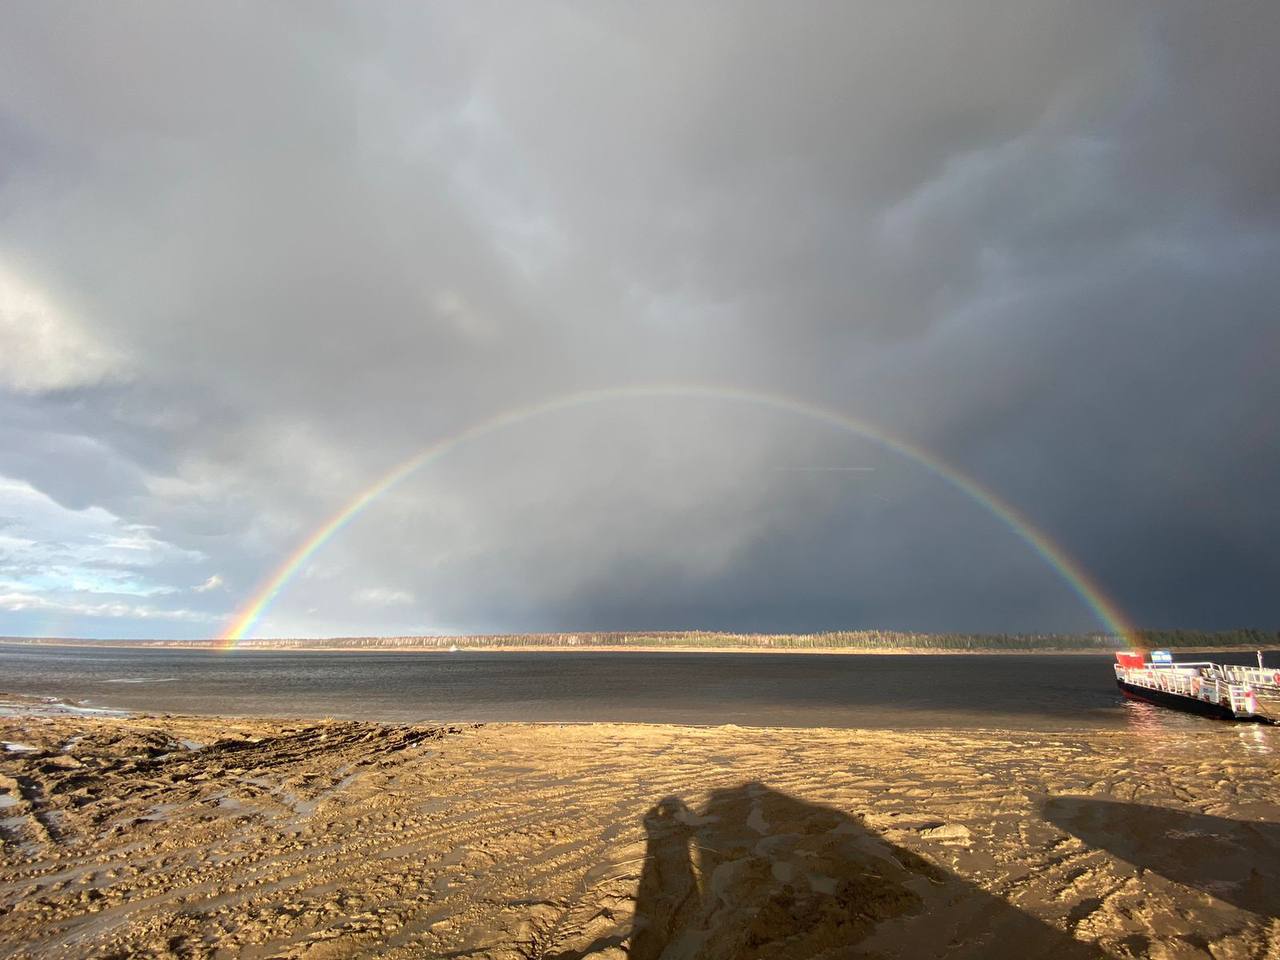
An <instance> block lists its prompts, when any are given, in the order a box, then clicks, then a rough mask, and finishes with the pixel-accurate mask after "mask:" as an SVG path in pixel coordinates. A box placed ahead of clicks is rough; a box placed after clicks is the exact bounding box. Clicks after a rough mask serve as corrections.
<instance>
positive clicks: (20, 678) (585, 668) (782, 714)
mask: <svg viewBox="0 0 1280 960" xmlns="http://www.w3.org/2000/svg"><path fill="white" fill-rule="evenodd" d="M1203 658H1204V657H1203V655H1197V656H1195V657H1192V656H1186V657H1183V658H1181V659H1203ZM1213 659H1215V660H1218V661H1219V662H1224V661H1225V662H1231V663H1253V662H1255V661H1254V658H1253V656H1252V655H1251V654H1239V653H1237V654H1215V655H1214V657H1213ZM1111 662H1112V660H1111V657H1110V656H1104V655H1093V654H1084V655H1047V654H1046V655H1039V654H1037V655H1011V654H993V655H936V656H934V655H911V656H890V655H857V654H837V655H824V654H741V653H639V652H617V653H570V652H566V653H484V652H479V651H462V652H458V653H328V652H317V653H310V652H307V653H304V652H291V653H272V652H263V651H233V652H214V651H203V650H167V649H157V650H147V649H122V648H117V649H111V648H102V647H51V646H31V645H22V644H0V694H4V693H18V694H27V695H33V696H51V697H58V698H60V699H65V700H69V701H77V702H81V703H83V704H84V705H87V706H95V707H114V708H119V709H124V710H136V711H144V712H162V713H164V712H167V713H195V714H222V715H242V716H297V717H326V716H331V717H337V718H351V719H365V720H382V721H396V722H416V721H440V720H495V721H496V720H515V721H609V720H612V721H638V722H650V723H695V724H720V723H736V724H742V725H750V726H829V727H874V728H885V727H892V728H920V727H970V728H979V727H1008V728H1034V729H1041V730H1044V729H1081V728H1085V729H1107V728H1110V729H1123V728H1132V727H1135V726H1137V727H1145V728H1151V727H1152V725H1155V726H1157V727H1160V728H1169V729H1182V728H1186V729H1187V730H1189V731H1192V730H1195V729H1201V728H1203V725H1204V724H1206V723H1208V724H1211V725H1212V724H1214V723H1219V724H1220V723H1221V722H1220V721H1216V722H1215V721H1209V720H1204V719H1201V718H1198V717H1193V716H1188V715H1183V714H1179V713H1176V712H1173V711H1168V710H1162V709H1159V708H1154V707H1150V706H1147V705H1143V704H1134V703H1130V702H1128V701H1126V700H1125V699H1124V698H1123V697H1121V696H1120V694H1119V692H1118V691H1117V689H1116V686H1115V681H1114V676H1113V674H1112V671H1111ZM1267 662H1268V664H1277V666H1280V656H1278V655H1277V654H1275V653H1272V654H1270V656H1269V657H1268V661H1267ZM1250 726H1252V725H1250ZM1273 732H1274V730H1268V731H1267V736H1268V737H1270V736H1271V734H1272V733H1273Z"/></svg>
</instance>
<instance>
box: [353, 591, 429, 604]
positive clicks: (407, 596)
mask: <svg viewBox="0 0 1280 960" xmlns="http://www.w3.org/2000/svg"><path fill="white" fill-rule="evenodd" d="M355 598H356V601H357V602H359V603H366V604H369V605H370V606H376V607H401V606H407V605H408V604H411V603H413V600H414V597H413V594H412V593H409V592H408V591H407V590H392V589H391V588H389V587H366V588H365V589H363V590H360V591H359V592H357V593H356V597H355Z"/></svg>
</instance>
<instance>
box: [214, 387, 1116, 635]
mask: <svg viewBox="0 0 1280 960" xmlns="http://www.w3.org/2000/svg"><path fill="white" fill-rule="evenodd" d="M642 398H675V399H680V398H684V399H712V400H725V401H732V402H737V403H747V404H754V405H755V406H760V407H766V408H769V409H773V410H780V411H785V412H789V413H793V414H796V415H798V416H802V417H806V418H808V419H811V420H815V421H817V422H820V423H824V424H826V425H828V426H831V427H834V428H836V429H838V430H842V431H844V432H846V433H852V434H854V435H856V436H859V437H863V438H865V439H867V440H871V441H873V442H875V443H878V444H880V445H881V446H883V447H886V448H888V449H890V450H892V451H894V452H895V453H898V454H900V455H902V456H904V457H906V458H907V459H908V460H911V461H913V462H915V463H918V464H920V465H921V466H923V467H925V468H926V469H928V470H929V471H930V472H932V473H934V474H935V475H937V476H939V477H941V478H942V479H944V480H946V481H947V482H948V483H950V484H951V485H952V486H954V487H956V488H957V489H959V490H960V491H962V492H963V493H965V494H967V495H968V496H969V497H971V498H972V499H973V500H976V501H977V502H978V503H980V504H982V505H983V506H984V507H986V508H987V509H988V510H989V511H990V512H991V513H992V514H994V515H995V516H996V517H998V518H999V519H1000V520H1001V521H1002V522H1003V523H1004V524H1005V525H1006V526H1008V527H1009V528H1010V529H1011V530H1012V531H1013V532H1014V533H1015V534H1017V535H1018V536H1019V537H1020V538H1021V539H1022V540H1024V541H1025V542H1026V543H1027V544H1028V545H1029V546H1030V547H1031V548H1032V549H1033V550H1035V551H1036V553H1038V554H1039V555H1040V556H1041V557H1043V558H1044V560H1045V561H1046V562H1047V563H1048V564H1049V565H1050V566H1051V567H1053V569H1054V570H1056V571H1057V572H1058V574H1059V575H1060V576H1061V577H1062V578H1063V580H1065V581H1066V582H1067V584H1068V585H1069V586H1070V587H1071V589H1072V590H1073V591H1075V593H1076V594H1077V595H1078V596H1079V597H1080V599H1081V600H1083V601H1084V603H1085V604H1086V605H1087V606H1088V607H1089V608H1090V609H1091V610H1092V611H1093V613H1094V615H1095V616H1096V617H1097V618H1098V619H1099V621H1100V622H1101V623H1102V625H1103V626H1104V627H1105V628H1106V629H1107V630H1108V631H1109V632H1111V633H1114V634H1117V635H1118V636H1119V637H1121V638H1122V639H1123V640H1125V641H1127V642H1132V641H1133V640H1134V639H1135V637H1136V631H1135V629H1134V627H1133V626H1132V625H1131V624H1130V623H1129V621H1128V620H1127V618H1126V617H1125V616H1124V614H1123V613H1122V612H1121V610H1120V608H1119V607H1118V606H1117V605H1116V603H1115V602H1114V601H1112V600H1110V599H1109V598H1108V597H1107V595H1106V594H1105V593H1104V592H1103V590H1102V588H1101V587H1100V586H1099V585H1098V584H1097V583H1096V582H1095V581H1094V580H1093V579H1092V578H1091V577H1090V576H1089V575H1088V574H1087V573H1086V572H1085V571H1084V569H1083V568H1082V567H1081V566H1080V565H1079V564H1078V563H1077V562H1076V561H1075V560H1074V559H1073V558H1072V557H1070V556H1069V555H1068V554H1067V553H1066V552H1065V551H1064V550H1063V549H1062V548H1061V547H1060V546H1058V545H1057V544H1056V543H1054V542H1053V541H1052V540H1051V539H1050V538H1049V537H1048V536H1047V535H1045V534H1044V533H1043V532H1042V531H1040V530H1039V529H1037V528H1036V527H1035V526H1034V525H1033V524H1032V523H1031V521H1030V520H1028V519H1027V518H1026V517H1025V516H1024V515H1023V514H1022V513H1021V512H1020V511H1019V510H1017V509H1016V508H1015V507H1014V506H1013V505H1012V504H1010V503H1008V502H1006V501H1005V500H1003V499H1002V498H1000V497H999V496H997V495H996V494H995V493H993V492H992V491H990V490H988V489H987V488H985V487H983V486H982V485H980V484H979V483H978V482H977V481H976V480H974V479H973V478H971V477H969V476H968V475H966V474H964V473H962V472H961V471H960V470H958V469H956V468H955V467H953V466H951V465H950V464H948V463H947V462H946V461H944V460H942V459H940V458H939V457H937V456H935V455H933V454H932V453H929V452H928V451H927V450H924V449H923V448H921V447H918V446H916V445H915V444H913V443H910V442H908V441H906V440H903V439H901V438H898V437H894V436H891V435H890V434H887V433H885V432H884V431H883V430H882V429H880V428H879V427H876V426H874V425H872V424H870V423H867V422H866V421H863V420H860V419H858V418H856V417H851V416H848V415H846V414H844V413H840V412H839V411H836V410H831V409H828V408H826V407H822V406H819V405H817V404H814V403H810V402H808V401H806V400H799V399H796V398H794V397H788V396H784V395H780V394H772V393H763V392H758V391H749V390H741V389H737V388H734V387H717V386H702V385H693V386H683V385H664V384H657V385H649V386H634V387H613V388H608V389H602V390H585V391H580V392H577V393H570V394H565V395H563V396H559V397H553V398H552V399H550V400H545V401H542V402H540V403H535V404H531V405H528V406H523V407H517V408H514V409H511V410H507V411H505V412H503V413H499V414H497V415H496V416H493V417H490V418H489V419H487V420H482V421H481V422H479V423H476V424H473V425H472V426H470V427H467V428H466V429H465V430H462V431H461V432H459V433H455V434H452V435H451V436H448V437H444V438H443V439H440V440H437V441H436V442H435V443H433V444H431V445H430V446H427V447H425V448H423V449H422V450H420V451H418V452H417V453H415V454H414V455H413V456H411V457H409V458H408V459H407V460H405V461H403V462H402V463H400V464H398V465H397V466H395V467H394V468H392V469H391V470H390V471H389V472H387V473H385V474H383V475H382V476H381V477H380V478H379V479H378V480H376V481H375V482H374V483H373V484H372V485H370V486H369V487H366V488H365V489H364V490H362V491H361V492H360V493H358V494H356V496H354V497H353V498H352V499H351V500H349V501H348V502H347V503H346V504H344V505H343V506H342V507H341V508H340V509H339V510H338V511H337V512H335V513H334V514H333V515H332V516H330V517H329V519H327V520H326V521H325V522H324V523H323V524H321V525H320V526H319V527H317V528H316V530H315V531H314V532H312V533H311V534H310V535H309V536H308V537H307V538H306V539H304V540H303V541H302V542H301V543H299V544H298V546H297V547H296V548H295V549H294V550H293V552H292V553H290V554H289V556H288V557H287V558H285V560H284V562H283V563H281V564H280V566H278V567H277V568H276V569H275V570H274V572H272V573H271V575H270V576H268V577H267V578H266V579H265V580H263V581H262V583H261V584H260V585H259V586H258V588H257V590H255V591H254V593H253V595H252V596H251V597H250V598H249V600H248V601H247V602H246V603H245V604H244V605H243V606H242V607H241V608H240V609H239V610H237V611H236V613H235V615H234V617H233V618H232V620H231V622H230V624H229V625H228V627H227V629H226V631H225V632H224V633H223V634H222V636H221V638H220V639H219V645H220V646H222V647H223V648H231V647H234V646H235V645H236V643H237V642H238V641H240V640H242V639H244V638H245V637H246V636H247V635H248V634H249V632H250V631H251V630H252V629H253V627H254V625H255V624H256V623H257V622H258V620H259V619H260V618H261V617H262V615H263V613H264V612H265V611H266V609H267V607H268V606H270V605H271V602H272V601H273V600H275V598H276V597H277V596H279V594H280V592H281V591H282V590H283V589H284V588H285V587H286V586H287V585H288V583H289V581H290V580H291V579H292V578H293V577H294V576H295V575H296V574H297V573H298V571H299V570H301V569H302V567H303V565H304V564H305V563H306V562H307V560H308V559H310V558H311V557H312V556H313V555H314V554H315V553H316V551H318V550H319V549H320V548H321V547H323V546H324V545H325V544H326V543H327V542H328V541H329V540H330V539H331V538H332V537H333V536H334V534H336V533H337V532H338V531H339V530H341V529H342V528H343V527H344V526H346V525H347V523H349V522H350V521H351V520H352V519H353V518H354V517H356V516H357V515H358V514H359V513H360V512H361V511H362V510H364V508H365V507H367V506H368V505H369V504H370V503H372V502H373V501H374V500H376V499H378V497H380V496H381V495H382V494H384V493H386V491H388V490H389V489H391V488H392V487H394V486H395V485H396V484H397V483H399V482H400V481H401V480H403V479H404V478H405V477H407V476H409V474H411V473H413V472H414V471H416V470H417V469H418V468H420V467H422V466H425V465H426V464H427V463H430V462H431V461H433V460H436V459H438V458H440V457H441V456H443V455H445V454H446V453H448V452H449V451H451V450H453V449H454V448H455V447H458V446H460V445H462V444H464V443H467V442H468V441H471V440H475V439H477V438H479V437H482V436H485V435H486V434H489V433H494V432H496V431H499V430H502V429H504V428H506V427H511V426H515V425H516V424H520V423H524V422H526V421H529V420H533V419H536V418H538V417H541V416H545V415H547V414H551V413H555V412H557V411H561V410H567V409H570V408H574V407H580V406H586V405H589V404H593V403H600V402H604V401H610V400H625V399H642Z"/></svg>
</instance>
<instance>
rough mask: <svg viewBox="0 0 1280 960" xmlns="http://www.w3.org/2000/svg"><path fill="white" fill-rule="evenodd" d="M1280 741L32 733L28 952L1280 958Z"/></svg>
mask: <svg viewBox="0 0 1280 960" xmlns="http://www.w3.org/2000/svg"><path fill="white" fill-rule="evenodd" d="M1273 733H1274V731H1261V730H1259V729H1258V728H1248V727H1242V726H1236V725H1230V724H1215V723H1212V722H1208V721H1206V726H1205V727H1204V736H1203V737H1196V738H1190V739H1189V738H1186V737H1174V736H1169V735H1162V734H1160V733H1159V732H1158V730H1155V729H1153V730H1152V731H1149V732H1148V734H1147V735H1145V736H1134V735H1129V734H1123V733H1087V732H1086V733H1065V734H1057V733H1046V732H1043V731H1036V732H1034V733H1024V732H1020V731H997V730H988V731H974V730H965V731H924V732H917V731H912V732H885V731H858V730H811V729H810V730H806V729H792V728H788V729H759V728H751V729H747V728H738V727H732V726H728V727H710V728H706V727H675V726H663V725H652V726H641V725H623V724H589V725H574V726H558V725H519V724H492V725H488V726H484V727H469V726H462V725H456V726H453V727H406V726H386V725H379V724H365V723H355V722H302V721H298V722H282V721H274V720H273V721H254V720H248V719H207V718H184V717H93V716H68V715H58V714H52V715H44V716H31V715H26V716H10V717H2V718H0V740H4V741H7V742H12V743H21V744H23V745H25V746H28V747H31V748H33V749H30V750H25V751H21V752H14V751H6V752H5V753H3V754H0V789H2V790H3V791H4V793H3V794H2V796H4V797H6V798H9V799H8V800H7V801H6V803H7V805H6V806H4V807H3V808H0V837H2V838H3V847H2V848H0V955H3V956H12V957H79V956H87V955H93V956H104V957H126V956H183V957H232V956H243V957H316V958H318V957H349V956H362V955H370V956H389V957H477V958H479V957H486V958H512V960H514V958H543V960H551V958H560V960H565V958H571V957H586V956H592V957H619V958H620V957H623V956H626V955H628V951H630V955H631V956H633V957H641V958H657V957H666V958H675V957H690V958H694V957H697V958H705V960H728V958H744V960H745V958H749V957H761V958H763V957H780V958H791V957H794V958H799V957H885V958H888V957H903V958H906V957H935V956H936V957H942V956H946V957H1025V956H1061V957H1081V958H1085V957H1103V956H1114V957H1161V958H1181V957H1214V958H1262V957H1277V956H1280V919H1277V915H1278V914H1280V903H1278V901H1277V898H1276V896H1275V891H1280V837H1278V836H1277V829H1278V828H1277V824H1280V791H1277V788H1276V774H1277V772H1278V764H1277V757H1276V754H1275V753H1274V752H1272V751H1273V749H1274V748H1275V746H1276V745H1277V744H1276V742H1275V741H1274V739H1273V738H1272V734H1273Z"/></svg>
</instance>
